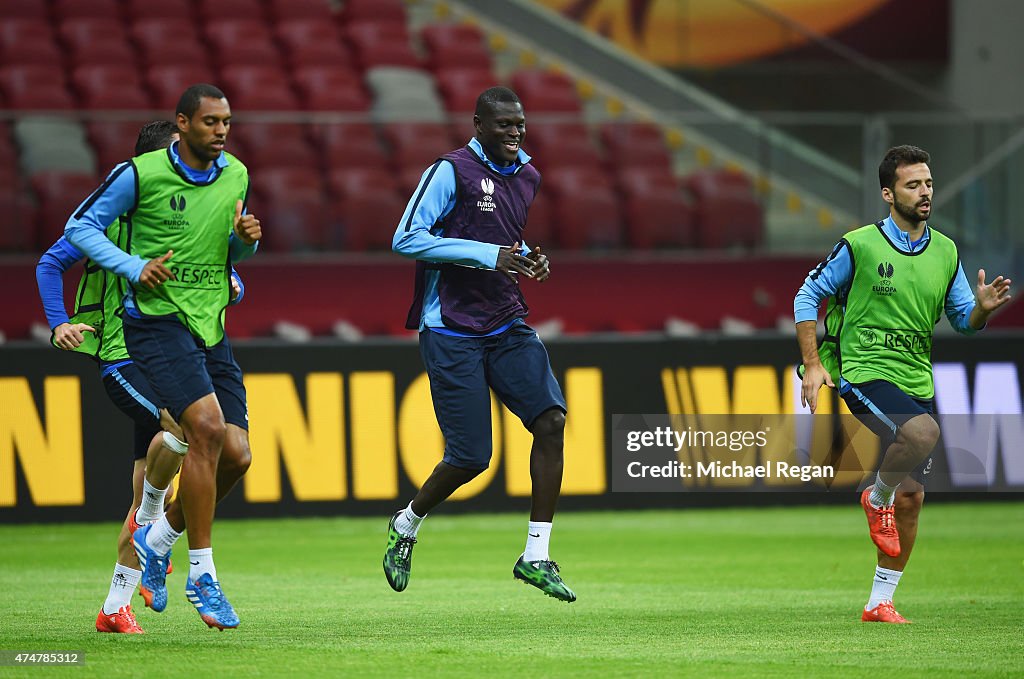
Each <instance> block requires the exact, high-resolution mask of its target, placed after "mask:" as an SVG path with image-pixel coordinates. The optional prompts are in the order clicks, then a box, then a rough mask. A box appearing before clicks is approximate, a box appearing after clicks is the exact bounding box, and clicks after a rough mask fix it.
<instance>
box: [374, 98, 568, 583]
mask: <svg viewBox="0 0 1024 679" xmlns="http://www.w3.org/2000/svg"><path fill="white" fill-rule="evenodd" d="M473 124H474V127H475V130H476V134H475V136H474V137H473V138H472V139H470V141H469V143H468V144H467V145H466V146H465V147H463V148H461V149H457V150H455V151H452V152H450V153H446V154H445V155H443V156H441V157H440V158H438V159H437V160H436V161H435V162H434V163H433V164H432V165H431V166H430V167H429V168H427V169H426V171H424V173H423V177H422V179H421V180H420V183H419V186H417V187H416V192H415V193H414V194H413V196H412V198H411V199H410V200H409V204H408V206H407V207H406V209H405V214H403V215H402V220H401V222H400V223H399V224H398V229H397V230H396V232H395V237H394V239H393V241H392V249H393V250H394V251H395V252H397V253H398V254H400V255H402V256H404V257H409V258H410V259H415V260H416V282H415V287H414V292H413V300H412V306H411V308H410V309H409V316H408V318H407V321H406V326H407V327H408V328H410V329H415V330H418V331H419V333H420V354H421V356H422V357H423V363H424V366H425V367H426V370H427V376H428V377H429V379H430V393H431V398H432V399H433V402H434V412H435V413H436V415H437V423H438V425H439V426H440V428H441V432H442V433H443V434H444V438H445V450H444V456H443V458H442V459H441V461H440V462H438V464H437V466H436V467H435V468H434V471H433V472H432V473H431V475H430V477H429V478H428V479H427V480H426V482H425V483H424V484H423V486H422V488H420V490H419V492H418V493H416V496H415V497H414V498H413V499H412V501H411V502H410V503H409V505H408V506H407V507H405V508H404V509H400V510H399V511H398V512H396V513H395V515H394V516H393V517H392V518H391V522H390V523H389V525H388V543H387V547H386V549H385V552H384V574H385V576H386V577H387V580H388V583H389V584H390V585H391V587H392V588H393V589H394V590H395V591H397V592H401V591H403V590H404V589H405V588H406V587H407V586H408V584H409V574H410V571H411V569H412V550H413V546H414V545H415V544H416V539H417V534H418V531H419V528H420V524H421V522H422V521H423V519H424V518H425V517H426V516H427V514H428V513H429V512H431V511H432V510H433V509H434V508H435V507H436V506H438V505H439V504H441V503H442V502H443V501H444V500H445V499H447V498H448V497H449V496H450V495H451V494H452V493H453V492H455V491H456V490H457V489H458V488H459V487H460V486H462V485H464V484H465V483H468V482H469V481H471V480H472V479H473V478H475V477H476V476H477V475H478V474H480V472H482V471H484V470H485V469H487V466H488V464H489V463H490V459H491V398H490V392H491V390H493V391H494V393H495V394H497V396H498V398H500V399H501V401H502V403H504V404H505V405H506V406H507V407H508V409H509V410H511V411H512V412H513V413H515V414H516V416H517V417H519V419H520V420H522V422H523V425H524V426H525V427H526V428H527V429H528V430H529V431H530V433H532V434H533V447H532V449H531V451H530V476H531V478H532V479H533V491H532V505H531V509H530V521H529V524H528V526H527V537H526V547H525V549H524V550H523V553H522V555H521V556H520V557H519V559H518V561H516V563H515V566H514V567H513V569H512V575H513V577H514V578H516V579H517V580H522V581H523V582H525V583H527V584H530V585H533V586H534V587H536V588H538V589H540V590H541V591H542V592H544V593H545V594H547V595H549V596H552V597H555V598H556V599H560V600H562V601H575V600H576V594H575V593H574V592H573V591H572V590H571V589H569V587H568V586H567V585H566V584H565V583H564V582H563V581H562V578H561V576H560V575H559V570H558V564H556V563H555V562H554V561H553V560H552V559H551V556H550V554H549V553H548V545H549V542H550V538H551V525H552V519H553V518H554V514H555V506H556V504H557V503H558V495H559V492H560V490H561V486H562V445H563V439H564V431H565V415H566V407H565V398H564V397H563V396H562V390H561V388H560V387H559V386H558V382H557V381H556V380H555V376H554V374H553V373H552V371H551V364H550V361H549V360H548V353H547V350H546V349H545V348H544V344H543V343H542V342H541V341H540V338H539V337H537V333H536V332H534V330H533V328H531V327H530V326H528V325H527V324H526V322H525V321H524V320H523V319H524V318H525V317H526V315H527V313H528V312H529V309H528V307H527V306H526V302H525V300H524V299H523V294H522V291H521V289H520V283H521V282H522V280H524V279H533V280H535V281H537V282H544V281H545V280H547V279H548V277H549V276H550V274H551V271H550V264H549V262H548V258H547V255H545V254H542V253H541V248H540V247H539V246H535V247H533V248H532V249H531V248H530V247H528V246H527V245H526V243H525V242H524V239H523V229H524V227H525V226H526V224H527V217H528V215H529V211H530V205H531V203H532V202H533V199H534V197H535V196H536V195H537V190H538V188H540V173H539V172H538V171H537V170H536V169H535V168H534V167H533V165H531V164H530V156H529V155H527V154H526V152H525V151H523V149H522V143H523V139H524V138H525V136H526V117H525V116H524V114H523V106H522V104H521V103H520V101H519V97H517V96H516V94H515V92H513V91H512V90H510V89H508V88H506V87H492V88H490V89H488V90H485V91H484V92H482V93H481V94H480V96H479V97H478V98H477V102H476V112H475V114H474V116H473Z"/></svg>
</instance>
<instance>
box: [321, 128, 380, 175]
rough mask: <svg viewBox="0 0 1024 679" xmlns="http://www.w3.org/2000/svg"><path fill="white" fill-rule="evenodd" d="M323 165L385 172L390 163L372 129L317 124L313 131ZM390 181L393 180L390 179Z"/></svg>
mask: <svg viewBox="0 0 1024 679" xmlns="http://www.w3.org/2000/svg"><path fill="white" fill-rule="evenodd" d="M313 139H314V140H315V145H316V147H317V148H318V149H320V153H321V156H322V158H323V162H324V166H325V167H327V168H328V169H329V170H331V169H333V168H346V169H347V168H372V169H377V170H389V168H390V167H391V161H390V159H389V158H388V155H387V152H386V151H385V149H384V147H383V146H382V145H381V143H380V141H379V140H378V138H377V133H376V131H375V130H374V129H373V126H371V125H368V124H366V123H342V124H332V125H320V126H318V127H316V128H315V129H314V130H313ZM392 181H394V180H392Z"/></svg>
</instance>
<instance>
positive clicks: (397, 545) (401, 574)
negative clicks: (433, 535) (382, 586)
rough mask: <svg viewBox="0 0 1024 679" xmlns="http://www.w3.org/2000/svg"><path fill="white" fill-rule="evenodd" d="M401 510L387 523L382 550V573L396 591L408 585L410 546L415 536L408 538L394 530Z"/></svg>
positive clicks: (410, 563)
mask: <svg viewBox="0 0 1024 679" xmlns="http://www.w3.org/2000/svg"><path fill="white" fill-rule="evenodd" d="M399 514H401V512H400V511H399V512H396V513H395V515H394V516H392V517H391V522H390V523H389V524H388V546H387V549H385V550H384V575H385V576H387V579H388V584H389V585H391V589H393V590H395V591H396V592H401V591H403V590H404V589H405V588H406V587H407V586H408V585H409V571H411V570H412V548H413V546H414V545H415V544H416V538H409V537H406V536H404V535H402V534H401V533H399V532H398V531H397V530H395V519H397V518H398V515H399Z"/></svg>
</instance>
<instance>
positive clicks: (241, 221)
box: [235, 201, 263, 245]
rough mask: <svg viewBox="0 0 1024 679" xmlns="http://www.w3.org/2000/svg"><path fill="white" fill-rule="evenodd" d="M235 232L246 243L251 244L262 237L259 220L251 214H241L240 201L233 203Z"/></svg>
mask: <svg viewBox="0 0 1024 679" xmlns="http://www.w3.org/2000/svg"><path fill="white" fill-rule="evenodd" d="M235 234H237V235H238V237H239V238H241V239H242V242H243V243H245V244H246V245H252V244H253V243H255V242H256V241H258V240H259V239H260V238H262V237H263V231H262V230H261V229H260V220H258V219H256V217H254V216H253V215H243V214H242V201H238V202H237V203H235Z"/></svg>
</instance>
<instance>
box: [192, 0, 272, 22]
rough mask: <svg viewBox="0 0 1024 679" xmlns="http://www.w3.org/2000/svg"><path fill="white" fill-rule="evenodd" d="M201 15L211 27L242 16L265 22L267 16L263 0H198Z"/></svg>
mask: <svg viewBox="0 0 1024 679" xmlns="http://www.w3.org/2000/svg"><path fill="white" fill-rule="evenodd" d="M196 6H197V8H198V10H199V16H200V18H201V19H202V21H203V22H204V23H205V24H206V25H207V27H209V26H210V25H213V24H217V23H220V22H222V21H236V20H239V19H242V18H245V19H250V20H253V21H259V22H261V23H265V22H266V20H267V16H266V14H265V13H264V11H263V2H262V1H261V0H196Z"/></svg>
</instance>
